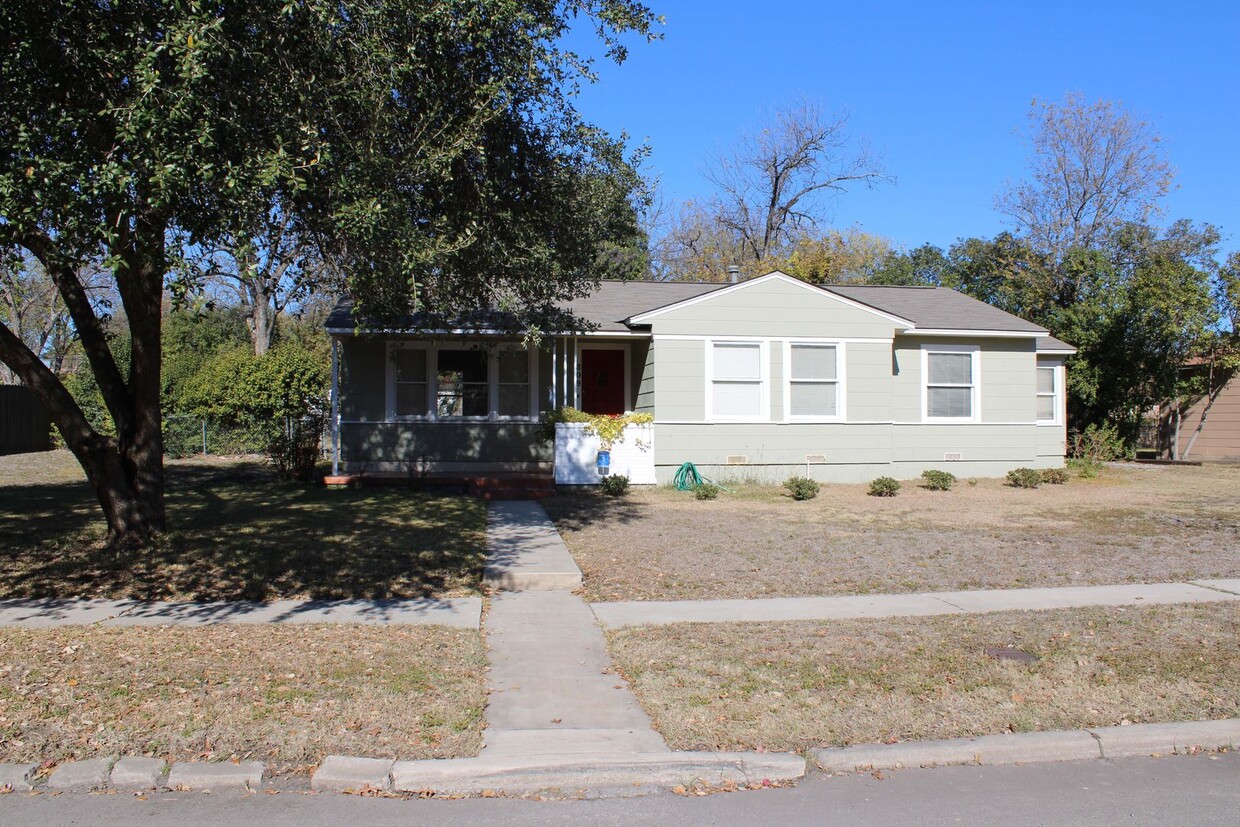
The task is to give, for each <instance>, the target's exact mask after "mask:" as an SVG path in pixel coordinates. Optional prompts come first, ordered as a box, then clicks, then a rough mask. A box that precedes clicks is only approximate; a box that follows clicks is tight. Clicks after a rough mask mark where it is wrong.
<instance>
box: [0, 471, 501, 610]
mask: <svg viewBox="0 0 1240 827" xmlns="http://www.w3.org/2000/svg"><path fill="white" fill-rule="evenodd" d="M167 505H168V530H167V532H166V533H165V534H164V535H163V536H161V537H159V538H158V539H157V540H155V541H154V542H153V543H152V544H151V545H149V546H147V547H142V548H123V549H111V548H108V547H106V546H105V545H104V543H103V538H104V533H105V529H104V526H103V522H102V519H101V517H100V515H99V511H98V506H97V505H96V503H95V500H94V495H93V492H92V491H91V489H90V488H89V486H87V485H86V484H85V483H67V484H58V485H29V486H25V487H4V488H0V597H3V598H69V597H94V598H131V599H137V600H200V601H202V600H273V599H282V598H302V599H318V600H343V599H382V598H415V597H431V596H444V595H447V594H464V593H472V592H477V591H478V590H479V585H480V582H481V577H482V567H483V562H484V558H485V553H486V507H485V504H483V503H482V502H480V501H478V500H475V499H472V498H467V497H445V496H437V495H433V494H424V493H419V492H415V491H411V490H409V489H405V488H398V487H393V488H367V489H362V490H328V489H326V488H324V487H322V486H300V485H292V484H284V483H280V482H278V481H276V480H274V479H273V478H272V476H271V475H270V474H269V473H268V472H267V471H266V470H265V469H263V468H262V466H260V465H258V464H257V463H242V464H234V465H228V466H219V465H215V466H212V465H206V464H201V465H195V464H186V465H170V466H169V467H168V488H167Z"/></svg>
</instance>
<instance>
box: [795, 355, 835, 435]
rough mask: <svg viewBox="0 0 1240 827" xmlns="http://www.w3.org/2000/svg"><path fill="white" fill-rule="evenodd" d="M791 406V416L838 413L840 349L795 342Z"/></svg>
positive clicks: (825, 415)
mask: <svg viewBox="0 0 1240 827" xmlns="http://www.w3.org/2000/svg"><path fill="white" fill-rule="evenodd" d="M791 356H792V358H791V362H792V364H791V366H790V369H789V377H788V382H789V388H788V405H789V415H791V416H810V417H812V416H822V417H829V416H835V415H836V413H837V412H838V410H839V385H838V379H837V376H838V366H837V361H836V357H837V349H836V347H835V346H834V345H795V344H794V345H792V346H791Z"/></svg>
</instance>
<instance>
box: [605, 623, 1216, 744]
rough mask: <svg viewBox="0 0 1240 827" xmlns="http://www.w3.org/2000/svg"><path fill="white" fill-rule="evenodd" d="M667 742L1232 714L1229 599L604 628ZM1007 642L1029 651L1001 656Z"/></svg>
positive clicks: (898, 734)
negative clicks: (1018, 658)
mask: <svg viewBox="0 0 1240 827" xmlns="http://www.w3.org/2000/svg"><path fill="white" fill-rule="evenodd" d="M609 638H610V642H611V651H612V655H613V657H614V658H615V661H616V665H617V667H618V668H619V670H620V671H621V672H622V673H623V674H624V675H625V676H626V677H628V679H629V680H630V681H631V683H632V685H633V689H634V691H635V692H636V693H637V697H638V700H639V701H640V702H641V704H642V706H643V707H644V708H645V710H646V711H647V712H648V713H649V714H650V716H651V718H652V719H653V721H654V724H655V728H656V729H658V730H659V731H660V732H661V733H662V734H663V736H664V737H665V738H666V739H667V741H668V743H669V744H670V745H671V747H672V748H673V749H686V750H700V749H705V750H751V749H767V750H792V751H801V750H807V749H813V748H817V747H827V746H844V745H848V744H866V743H879V742H892V741H906V740H920V739H936V738H956V737H962V736H970V735H990V734H1000V733H1004V732H1026V731H1032V730H1057V729H1075V728H1080V727H1093V726H1111V725H1116V724H1123V723H1125V722H1131V723H1152V722H1163V721H1190V720H1199V719H1221V718H1229V717H1235V716H1237V715H1240V606H1237V605H1235V604H1201V605H1191V606H1154V607H1149V608H1141V609H1132V608H1090V609H1065V610H1055V611H1044V612H1004V613H996V614H989V615H973V616H964V617H961V616H954V617H934V618H902V619H890V620H848V621H832V622H830V623H822V622H811V621H804V622H796V623H763V624H759V623H731V624H727V623H721V624H680V625H676V626H657V627H644V628H633V629H621V630H617V631H613V632H611V633H610V635H609ZM989 647H1012V648H1017V649H1019V650H1021V651H1024V652H1028V653H1030V654H1033V655H1036V656H1037V657H1039V658H1040V660H1038V661H1037V662H1036V663H1020V662H1015V661H1010V660H997V659H995V658H993V657H990V656H988V655H987V654H986V652H985V650H986V649H987V648H989Z"/></svg>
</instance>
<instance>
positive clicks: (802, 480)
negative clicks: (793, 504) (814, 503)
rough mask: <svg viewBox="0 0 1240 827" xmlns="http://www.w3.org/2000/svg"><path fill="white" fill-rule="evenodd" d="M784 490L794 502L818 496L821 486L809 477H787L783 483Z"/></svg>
mask: <svg viewBox="0 0 1240 827" xmlns="http://www.w3.org/2000/svg"><path fill="white" fill-rule="evenodd" d="M784 488H787V489H788V491H789V492H791V494H792V499H794V500H812V499H814V497H817V496H818V492H819V491H820V490H821V488H822V486H820V485H819V484H818V483H816V482H814V481H813V480H811V479H810V478H809V477H789V478H788V479H787V480H785V481H784Z"/></svg>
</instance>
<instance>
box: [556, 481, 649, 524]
mask: <svg viewBox="0 0 1240 827" xmlns="http://www.w3.org/2000/svg"><path fill="white" fill-rule="evenodd" d="M541 502H542V505H543V508H545V509H546V510H547V513H548V514H549V515H550V516H551V519H552V521H554V522H555V525H556V528H557V529H559V530H560V531H580V530H582V529H584V528H589V527H590V526H593V525H596V524H600V523H601V524H604V525H608V524H610V525H628V524H629V523H633V522H636V521H638V520H640V519H642V518H643V517H644V516H645V514H646V511H647V510H648V509H649V507H650V506H649V504H647V503H642V502H635V501H634V500H632V499H630V498H628V497H627V496H619V497H611V496H608V495H606V494H604V493H602V492H601V491H595V490H587V491H570V492H568V493H565V492H561V493H559V494H557V495H556V496H554V497H550V498H548V499H545V500H542V501H541Z"/></svg>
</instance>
